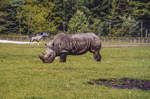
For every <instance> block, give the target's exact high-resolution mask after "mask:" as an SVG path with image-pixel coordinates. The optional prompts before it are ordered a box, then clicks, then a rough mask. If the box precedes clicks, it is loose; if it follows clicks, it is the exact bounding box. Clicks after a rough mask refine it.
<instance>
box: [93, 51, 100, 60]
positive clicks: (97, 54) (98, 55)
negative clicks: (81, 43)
mask: <svg viewBox="0 0 150 99" xmlns="http://www.w3.org/2000/svg"><path fill="white" fill-rule="evenodd" d="M93 56H94V59H95V60H96V61H101V54H100V53H99V51H95V52H94V53H93Z"/></svg>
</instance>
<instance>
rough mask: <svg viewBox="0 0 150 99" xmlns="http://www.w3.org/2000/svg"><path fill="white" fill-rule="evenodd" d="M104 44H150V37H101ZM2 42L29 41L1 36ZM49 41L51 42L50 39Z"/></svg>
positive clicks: (16, 37) (21, 37) (26, 38)
mask: <svg viewBox="0 0 150 99" xmlns="http://www.w3.org/2000/svg"><path fill="white" fill-rule="evenodd" d="M100 38H101V40H102V41H103V42H128V43H150V37H100ZM0 39H1V40H13V41H29V38H28V36H4V35H3V36H0ZM47 40H50V38H48V39H47Z"/></svg>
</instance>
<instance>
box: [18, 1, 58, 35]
mask: <svg viewBox="0 0 150 99" xmlns="http://www.w3.org/2000/svg"><path fill="white" fill-rule="evenodd" d="M53 8H54V4H53V3H52V2H49V1H48V0H43V1H41V2H39V1H38V0H26V1H25V5H23V6H22V7H21V9H20V10H19V11H18V20H19V19H21V20H22V22H21V23H22V24H23V25H24V27H23V29H24V31H25V30H27V32H28V34H29V33H35V32H54V31H56V29H57V25H56V21H57V20H58V19H57V18H55V13H54V12H53V11H52V9H53Z"/></svg>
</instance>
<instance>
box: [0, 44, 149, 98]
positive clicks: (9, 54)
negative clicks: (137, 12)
mask: <svg viewBox="0 0 150 99" xmlns="http://www.w3.org/2000/svg"><path fill="white" fill-rule="evenodd" d="M44 50H45V49H43V48H36V47H35V48H34V47H31V46H29V45H15V44H14V45H12V44H0V99H148V98H149V97H150V91H141V90H127V89H123V90H122V89H114V88H108V87H105V86H96V85H94V86H92V85H88V84H87V81H90V80H92V79H98V78H123V77H128V78H134V79H147V80H150V48H149V47H134V48H102V51H101V53H102V62H95V61H93V56H92V54H91V53H86V54H84V55H81V56H68V58H67V63H59V60H55V61H54V63H52V64H43V63H42V62H41V61H40V60H39V58H38V57H37V55H38V54H39V53H41V52H42V51H44Z"/></svg>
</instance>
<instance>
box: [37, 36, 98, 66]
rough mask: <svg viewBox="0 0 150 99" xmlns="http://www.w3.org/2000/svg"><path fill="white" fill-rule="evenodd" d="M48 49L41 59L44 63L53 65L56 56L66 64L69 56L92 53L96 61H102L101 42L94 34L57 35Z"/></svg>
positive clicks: (48, 45)
mask: <svg viewBox="0 0 150 99" xmlns="http://www.w3.org/2000/svg"><path fill="white" fill-rule="evenodd" d="M46 46H47V49H46V51H45V53H43V55H39V58H40V59H41V60H42V61H43V62H44V63H52V62H53V61H54V59H55V57H56V56H60V62H66V58H67V55H81V54H84V53H86V52H87V51H90V52H91V53H93V56H94V59H95V60H96V61H101V54H100V49H101V40H100V38H99V37H98V36H96V35H95V34H94V33H79V34H64V33H60V34H57V35H56V36H55V37H54V39H53V40H52V41H50V42H49V43H48V44H47V45H46Z"/></svg>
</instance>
